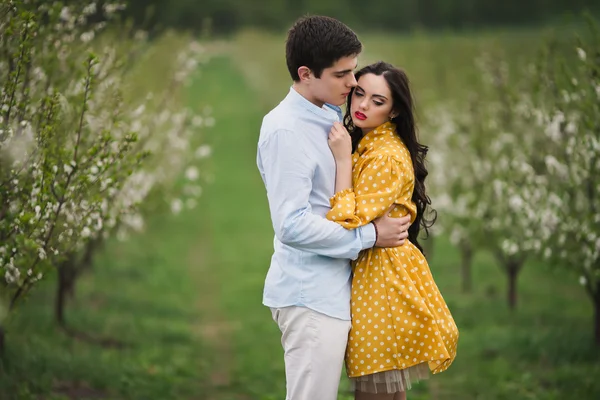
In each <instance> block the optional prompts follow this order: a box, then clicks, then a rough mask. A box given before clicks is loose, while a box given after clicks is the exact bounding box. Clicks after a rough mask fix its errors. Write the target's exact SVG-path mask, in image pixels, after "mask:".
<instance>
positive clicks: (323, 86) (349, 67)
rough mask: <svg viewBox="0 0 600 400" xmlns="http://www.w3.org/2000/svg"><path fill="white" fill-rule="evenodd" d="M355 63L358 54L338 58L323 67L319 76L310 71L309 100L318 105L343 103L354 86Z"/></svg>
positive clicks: (356, 63)
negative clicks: (331, 63)
mask: <svg viewBox="0 0 600 400" xmlns="http://www.w3.org/2000/svg"><path fill="white" fill-rule="evenodd" d="M357 65H358V55H354V56H349V57H343V58H340V59H339V60H337V61H336V62H335V63H334V64H333V65H332V66H331V67H329V68H325V69H324V70H323V72H322V73H321V77H320V78H317V77H315V76H314V74H312V73H311V79H310V80H309V82H308V84H309V86H308V88H309V91H310V95H311V97H312V99H309V100H311V101H312V102H313V103H315V104H317V105H318V106H323V104H325V103H329V104H334V105H336V106H341V105H342V104H344V103H345V102H346V98H347V97H348V95H349V94H350V90H351V89H352V88H353V87H354V86H356V79H355V78H354V70H355V69H356V66H357Z"/></svg>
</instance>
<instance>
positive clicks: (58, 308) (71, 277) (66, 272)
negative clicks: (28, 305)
mask: <svg viewBox="0 0 600 400" xmlns="http://www.w3.org/2000/svg"><path fill="white" fill-rule="evenodd" d="M74 268H75V267H74V265H73V264H72V262H71V260H67V261H66V262H65V264H63V265H61V266H59V267H58V286H57V288H56V298H55V304H54V317H55V319H56V322H57V323H58V324H59V325H60V326H65V325H66V321H65V307H66V304H67V297H68V296H69V294H70V293H72V291H73V285H74V283H75V269H74Z"/></svg>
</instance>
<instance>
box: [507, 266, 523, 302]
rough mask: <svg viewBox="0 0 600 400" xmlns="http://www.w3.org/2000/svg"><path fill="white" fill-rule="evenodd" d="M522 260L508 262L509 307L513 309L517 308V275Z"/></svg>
mask: <svg viewBox="0 0 600 400" xmlns="http://www.w3.org/2000/svg"><path fill="white" fill-rule="evenodd" d="M522 265H523V262H522V261H515V260H509V261H507V263H506V273H507V275H508V307H509V308H510V310H511V311H514V310H516V309H517V277H518V275H519V271H520V270H521V266H522Z"/></svg>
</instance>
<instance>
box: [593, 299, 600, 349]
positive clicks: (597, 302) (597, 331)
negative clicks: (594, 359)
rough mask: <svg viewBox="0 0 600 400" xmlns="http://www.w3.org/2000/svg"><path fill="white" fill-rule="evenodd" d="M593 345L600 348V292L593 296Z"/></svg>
mask: <svg viewBox="0 0 600 400" xmlns="http://www.w3.org/2000/svg"><path fill="white" fill-rule="evenodd" d="M594 343H595V344H596V346H598V347H600V290H598V291H597V292H596V293H595V296H594Z"/></svg>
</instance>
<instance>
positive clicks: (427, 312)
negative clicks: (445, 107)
mask: <svg viewBox="0 0 600 400" xmlns="http://www.w3.org/2000/svg"><path fill="white" fill-rule="evenodd" d="M356 80H357V82H358V84H357V86H356V87H355V88H354V89H353V91H352V93H351V94H350V96H349V97H348V104H347V110H346V116H345V118H344V123H345V127H344V126H342V125H341V124H339V123H338V124H336V125H334V127H333V128H332V130H331V132H330V134H329V145H330V148H331V150H332V153H333V155H334V158H335V161H336V168H337V172H336V174H337V175H336V194H335V196H334V197H333V198H332V199H331V211H330V212H329V213H328V214H327V218H328V219H330V220H332V221H335V222H337V223H339V224H341V225H343V226H344V227H346V228H348V229H353V228H357V227H359V226H362V225H365V224H367V223H369V222H370V221H372V220H373V219H375V218H377V217H379V216H381V215H383V214H384V213H386V212H389V213H390V215H392V216H395V217H400V216H404V215H407V214H409V215H410V216H411V221H412V225H411V228H410V229H409V238H408V239H409V240H407V241H406V242H405V244H404V245H402V246H400V247H396V248H378V247H375V248H372V249H369V250H364V251H363V252H362V253H361V254H360V256H359V258H358V259H357V260H356V261H355V262H354V263H353V265H352V266H353V272H354V275H353V280H352V329H351V331H350V336H349V341H348V348H347V351H346V370H347V372H348V375H349V376H350V378H351V381H352V383H353V385H354V387H355V398H356V399H357V400H367V399H373V400H375V399H377V400H384V399H385V400H387V399H389V400H401V399H405V398H406V390H407V389H409V388H410V386H411V382H415V381H417V380H419V379H423V378H426V377H427V376H428V372H429V371H430V370H431V371H432V372H433V373H438V372H442V371H444V370H446V369H447V368H448V367H449V366H450V364H451V363H452V361H453V360H454V357H455V356H456V345H457V341H458V329H457V327H456V324H455V323H454V320H453V318H452V316H451V314H450V311H449V310H448V307H447V306H446V303H445V302H444V299H443V298H442V295H441V294H440V292H439V289H438V287H437V285H436V284H435V282H434V280H433V277H432V275H431V271H430V270H429V267H428V265H427V262H426V260H425V257H424V256H423V253H422V248H421V245H420V244H419V242H418V235H419V231H420V228H421V227H423V228H424V229H425V231H427V228H428V227H430V226H431V224H432V223H433V221H430V220H428V219H427V218H426V213H425V212H426V208H427V206H428V205H430V204H431V202H430V199H429V197H428V196H427V194H426V192H425V184H424V181H425V177H426V176H427V170H426V168H425V155H426V153H427V147H426V146H423V145H421V144H420V143H419V142H418V141H417V135H416V128H415V119H414V114H413V101H412V96H411V92H410V87H409V81H408V78H407V76H406V74H405V73H404V72H402V71H401V70H399V69H397V68H395V67H393V66H392V65H390V64H387V63H383V62H378V63H375V64H372V65H369V66H367V67H365V68H363V69H361V70H360V71H359V72H358V73H357V74H356ZM348 132H349V133H350V134H348Z"/></svg>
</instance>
